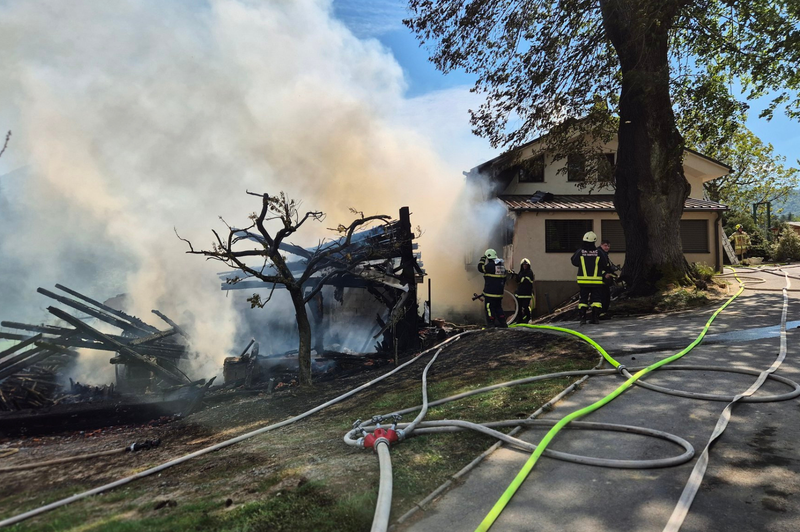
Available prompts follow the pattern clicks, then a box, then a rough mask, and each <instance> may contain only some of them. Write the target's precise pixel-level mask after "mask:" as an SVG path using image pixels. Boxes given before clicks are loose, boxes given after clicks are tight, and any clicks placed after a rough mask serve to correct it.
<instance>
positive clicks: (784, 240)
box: [772, 229, 800, 261]
mask: <svg viewBox="0 0 800 532" xmlns="http://www.w3.org/2000/svg"><path fill="white" fill-rule="evenodd" d="M772 257H773V258H774V259H775V260H780V261H783V260H789V261H791V260H800V235H798V234H797V233H795V232H794V231H792V230H791V229H790V230H787V231H784V232H783V233H781V236H780V238H779V239H778V242H777V243H776V244H775V246H774V247H773V249H772Z"/></svg>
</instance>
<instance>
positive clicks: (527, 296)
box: [514, 259, 536, 323]
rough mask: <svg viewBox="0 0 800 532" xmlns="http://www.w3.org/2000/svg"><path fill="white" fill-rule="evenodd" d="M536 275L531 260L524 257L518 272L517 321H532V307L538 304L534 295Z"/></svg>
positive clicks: (515, 293)
mask: <svg viewBox="0 0 800 532" xmlns="http://www.w3.org/2000/svg"><path fill="white" fill-rule="evenodd" d="M535 277H536V276H535V275H534V274H533V270H531V261H529V260H528V259H522V262H520V264H519V273H517V290H516V291H515V292H514V297H515V298H516V300H517V307H518V308H519V311H518V313H517V319H516V323H528V322H529V321H531V309H532V308H534V307H535V306H536V299H535V296H534V295H533V280H534V279H535Z"/></svg>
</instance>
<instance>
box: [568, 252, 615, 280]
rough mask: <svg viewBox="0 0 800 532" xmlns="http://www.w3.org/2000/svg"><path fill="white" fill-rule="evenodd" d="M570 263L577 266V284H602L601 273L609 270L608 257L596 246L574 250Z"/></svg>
mask: <svg viewBox="0 0 800 532" xmlns="http://www.w3.org/2000/svg"><path fill="white" fill-rule="evenodd" d="M572 265H573V266H577V268H578V284H585V285H602V284H603V275H604V274H605V273H607V272H610V268H609V266H608V259H607V258H606V257H605V254H604V253H600V250H599V249H597V248H596V247H592V248H589V249H586V248H581V249H579V250H578V251H576V252H575V253H574V254H573V255H572Z"/></svg>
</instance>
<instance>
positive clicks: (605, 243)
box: [597, 238, 619, 319]
mask: <svg viewBox="0 0 800 532" xmlns="http://www.w3.org/2000/svg"><path fill="white" fill-rule="evenodd" d="M610 250H611V241H610V240H609V239H607V238H604V239H603V240H602V241H601V242H600V247H599V248H597V251H598V252H599V253H600V255H602V256H603V257H605V259H606V262H608V271H606V273H605V275H603V295H602V297H601V298H600V299H601V303H602V304H603V308H602V310H601V311H600V319H606V318H607V317H608V316H607V314H608V307H609V306H610V305H611V286H612V285H613V284H614V273H615V272H617V271H618V270H619V267H618V266H616V265H615V264H614V263H613V262H611V257H610V256H609V255H608V252H609V251H610Z"/></svg>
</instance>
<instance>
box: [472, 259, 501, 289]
mask: <svg viewBox="0 0 800 532" xmlns="http://www.w3.org/2000/svg"><path fill="white" fill-rule="evenodd" d="M478 271H479V272H481V273H482V274H483V296H484V297H498V298H500V297H503V290H504V289H505V285H506V267H505V264H503V259H487V258H486V257H481V260H480V262H478Z"/></svg>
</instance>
